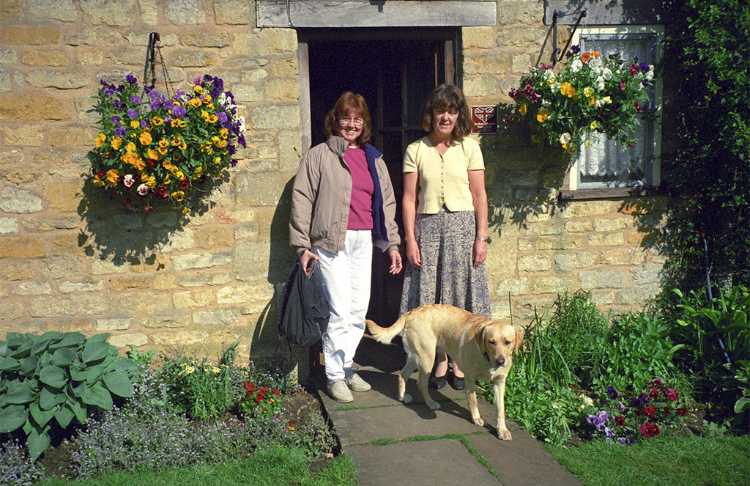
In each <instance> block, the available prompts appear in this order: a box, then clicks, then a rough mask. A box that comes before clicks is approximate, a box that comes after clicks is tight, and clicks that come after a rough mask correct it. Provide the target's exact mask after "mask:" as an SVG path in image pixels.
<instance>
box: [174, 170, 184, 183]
mask: <svg viewBox="0 0 750 486" xmlns="http://www.w3.org/2000/svg"><path fill="white" fill-rule="evenodd" d="M174 176H175V177H176V178H177V180H179V181H184V180H185V173H184V172H182V171H181V170H176V171H175V173H174Z"/></svg>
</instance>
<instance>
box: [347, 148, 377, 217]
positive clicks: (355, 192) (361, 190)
mask: <svg viewBox="0 0 750 486" xmlns="http://www.w3.org/2000/svg"><path fill="white" fill-rule="evenodd" d="M344 162H346V163H347V165H348V166H349V171H350V172H351V173H352V200H351V203H350V204H349V223H348V224H347V226H346V229H350V230H371V229H372V193H373V192H374V191H375V185H374V184H373V183H372V176H371V175H370V171H369V170H368V168H367V158H366V157H365V151H364V150H362V149H361V148H351V147H350V148H347V149H346V151H345V152H344Z"/></svg>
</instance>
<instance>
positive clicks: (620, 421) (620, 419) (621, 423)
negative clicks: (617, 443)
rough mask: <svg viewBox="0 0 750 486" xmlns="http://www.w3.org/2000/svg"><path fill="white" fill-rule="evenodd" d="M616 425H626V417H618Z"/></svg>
mask: <svg viewBox="0 0 750 486" xmlns="http://www.w3.org/2000/svg"><path fill="white" fill-rule="evenodd" d="M615 423H616V424H617V425H619V426H621V427H622V426H623V425H625V417H623V416H622V415H618V416H617V417H615Z"/></svg>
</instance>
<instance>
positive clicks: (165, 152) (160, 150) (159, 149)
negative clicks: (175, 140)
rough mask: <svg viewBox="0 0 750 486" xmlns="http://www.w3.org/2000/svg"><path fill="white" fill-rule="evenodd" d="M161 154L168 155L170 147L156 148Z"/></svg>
mask: <svg viewBox="0 0 750 486" xmlns="http://www.w3.org/2000/svg"><path fill="white" fill-rule="evenodd" d="M156 150H157V151H158V152H159V153H160V154H161V155H167V152H169V149H168V148H167V147H159V148H158V149H156Z"/></svg>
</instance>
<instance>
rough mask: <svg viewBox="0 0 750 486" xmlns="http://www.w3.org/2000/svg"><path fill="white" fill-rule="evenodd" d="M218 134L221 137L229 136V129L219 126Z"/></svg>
mask: <svg viewBox="0 0 750 486" xmlns="http://www.w3.org/2000/svg"><path fill="white" fill-rule="evenodd" d="M219 136H220V137H221V138H227V137H229V129H228V128H220V129H219Z"/></svg>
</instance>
